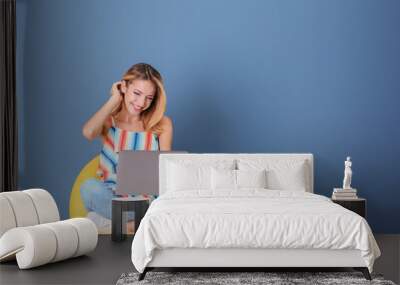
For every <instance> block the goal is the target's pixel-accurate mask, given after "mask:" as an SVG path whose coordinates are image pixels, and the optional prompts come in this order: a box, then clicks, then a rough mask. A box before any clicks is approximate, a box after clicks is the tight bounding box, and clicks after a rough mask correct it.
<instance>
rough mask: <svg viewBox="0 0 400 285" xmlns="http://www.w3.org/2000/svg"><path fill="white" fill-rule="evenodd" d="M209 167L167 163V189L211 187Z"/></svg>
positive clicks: (183, 189)
mask: <svg viewBox="0 0 400 285" xmlns="http://www.w3.org/2000/svg"><path fill="white" fill-rule="evenodd" d="M210 172H211V167H209V166H193V165H187V166H185V165H182V164H176V163H169V165H168V179H167V189H168V191H185V190H193V189H211V177H210V176H211V175H210Z"/></svg>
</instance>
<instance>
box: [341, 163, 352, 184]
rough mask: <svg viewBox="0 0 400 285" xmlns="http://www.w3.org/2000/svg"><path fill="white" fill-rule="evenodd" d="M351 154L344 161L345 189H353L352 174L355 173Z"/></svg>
mask: <svg viewBox="0 0 400 285" xmlns="http://www.w3.org/2000/svg"><path fill="white" fill-rule="evenodd" d="M350 159H351V158H350V156H348V157H347V158H346V161H345V162H344V179H343V189H352V188H351V176H352V175H353V171H352V170H351V164H352V163H351V160H350Z"/></svg>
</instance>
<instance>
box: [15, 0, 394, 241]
mask: <svg viewBox="0 0 400 285" xmlns="http://www.w3.org/2000/svg"><path fill="white" fill-rule="evenodd" d="M398 11H400V2H399V1H394V0H393V1H390V0H385V1H372V0H356V1H344V0H339V1H319V0H318V1H317V0H314V1H311V0H310V1H264V0H252V1H212V0H206V1H177V0H170V1H161V0H160V1H144V0H143V1H130V0H124V1H121V0H120V1H108V0H85V1H70V0H58V1H54V0H35V1H28V0H18V1H17V21H18V23H17V24H18V26H17V28H18V31H17V32H18V35H17V37H18V39H17V67H18V70H17V76H18V78H17V80H18V86H17V88H18V89H17V92H18V104H19V127H20V187H21V188H27V187H43V188H46V189H48V190H49V191H50V192H51V193H52V194H53V195H54V197H55V199H56V201H57V203H58V205H59V208H60V211H61V213H62V215H63V217H64V218H65V217H67V216H68V206H69V205H68V203H69V195H70V191H71V188H72V184H73V182H74V180H75V177H76V176H77V175H78V173H79V171H80V169H81V168H82V167H83V166H84V165H85V164H86V163H87V162H88V161H89V160H90V159H91V158H92V157H94V156H95V155H96V154H97V153H98V152H99V150H100V146H101V145H100V141H96V142H88V141H87V140H86V139H85V138H84V137H83V136H82V132H81V129H82V125H83V124H84V122H85V121H86V120H87V119H88V118H89V117H90V116H91V115H92V114H93V113H94V112H95V111H96V110H97V109H98V108H99V107H100V106H101V105H102V104H103V103H104V102H105V100H106V99H107V98H108V96H109V90H110V87H111V84H112V83H113V82H115V81H117V80H119V79H120V77H121V75H122V73H123V72H124V71H125V70H126V69H127V68H128V67H129V66H131V65H132V64H133V63H137V62H148V63H150V64H152V65H153V66H155V67H156V68H157V69H158V70H159V71H160V72H161V74H162V75H163V77H164V80H165V86H166V91H167V98H168V104H167V115H169V116H170V117H171V118H172V120H173V122H174V127H175V130H174V148H175V149H179V150H188V151H190V152H227V153H229V152H311V153H313V154H314V155H315V167H316V169H315V192H316V193H318V194H322V195H328V196H330V194H331V192H332V188H333V187H337V186H340V185H341V183H342V179H343V161H344V159H345V157H346V156H347V155H350V156H351V157H352V159H353V171H354V173H353V186H354V187H356V188H358V189H359V195H360V196H362V197H365V198H367V199H368V207H367V211H368V213H367V215H368V221H369V223H370V224H371V227H372V228H373V230H374V231H375V232H378V233H400V224H399V223H398V218H397V217H399V216H400V204H399V201H400V191H399V189H398V166H397V165H398V162H399V160H400V132H399V127H398V126H399V123H400V113H399V112H398V107H399V105H400V96H399V95H400V80H399V76H400V52H399V51H400V37H399V27H400V17H398Z"/></svg>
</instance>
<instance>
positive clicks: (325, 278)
mask: <svg viewBox="0 0 400 285" xmlns="http://www.w3.org/2000/svg"><path fill="white" fill-rule="evenodd" d="M138 277H139V273H124V274H122V275H121V277H120V278H119V279H118V281H117V285H133V284H142V285H145V284H157V285H163V284H172V285H175V284H179V285H183V284H213V285H217V284H223V285H228V284H229V285H231V284H268V285H269V284H271V285H272V284H273V285H275V284H284V285H289V284H290V285H291V284H329V285H333V284H335V285H336V284H337V285H339V284H340V285H347V284H379V285H395V283H393V282H392V281H389V280H384V279H383V277H382V275H374V274H373V275H372V278H373V279H372V281H368V280H366V279H365V278H364V276H363V275H362V273H360V272H154V271H150V272H148V273H147V274H146V277H145V279H144V280H142V281H138Z"/></svg>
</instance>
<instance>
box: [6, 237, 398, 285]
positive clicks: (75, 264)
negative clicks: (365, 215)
mask: <svg viewBox="0 0 400 285" xmlns="http://www.w3.org/2000/svg"><path fill="white" fill-rule="evenodd" d="M375 237H376V240H377V242H378V244H379V247H380V249H381V251H382V257H380V258H379V259H378V260H377V261H376V263H375V268H374V269H375V270H374V271H375V272H377V273H382V274H384V276H385V278H386V279H389V280H392V281H394V282H395V283H397V284H398V283H399V279H400V263H399V260H400V235H375ZM131 243H132V240H131V239H130V240H126V241H124V242H121V243H114V242H112V241H111V240H110V236H100V238H99V243H98V246H97V248H96V250H95V251H94V252H92V253H91V254H89V255H88V256H81V257H77V258H74V259H70V260H65V261H62V262H58V263H53V264H48V265H45V266H41V267H37V268H34V269H29V270H19V269H18V267H17V265H16V262H8V263H3V264H0V284H1V285H6V284H7V285H8V284H115V283H116V281H117V280H118V278H119V276H120V275H121V274H122V273H124V272H132V271H134V267H133V265H132V262H131V258H130V248H131Z"/></svg>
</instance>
